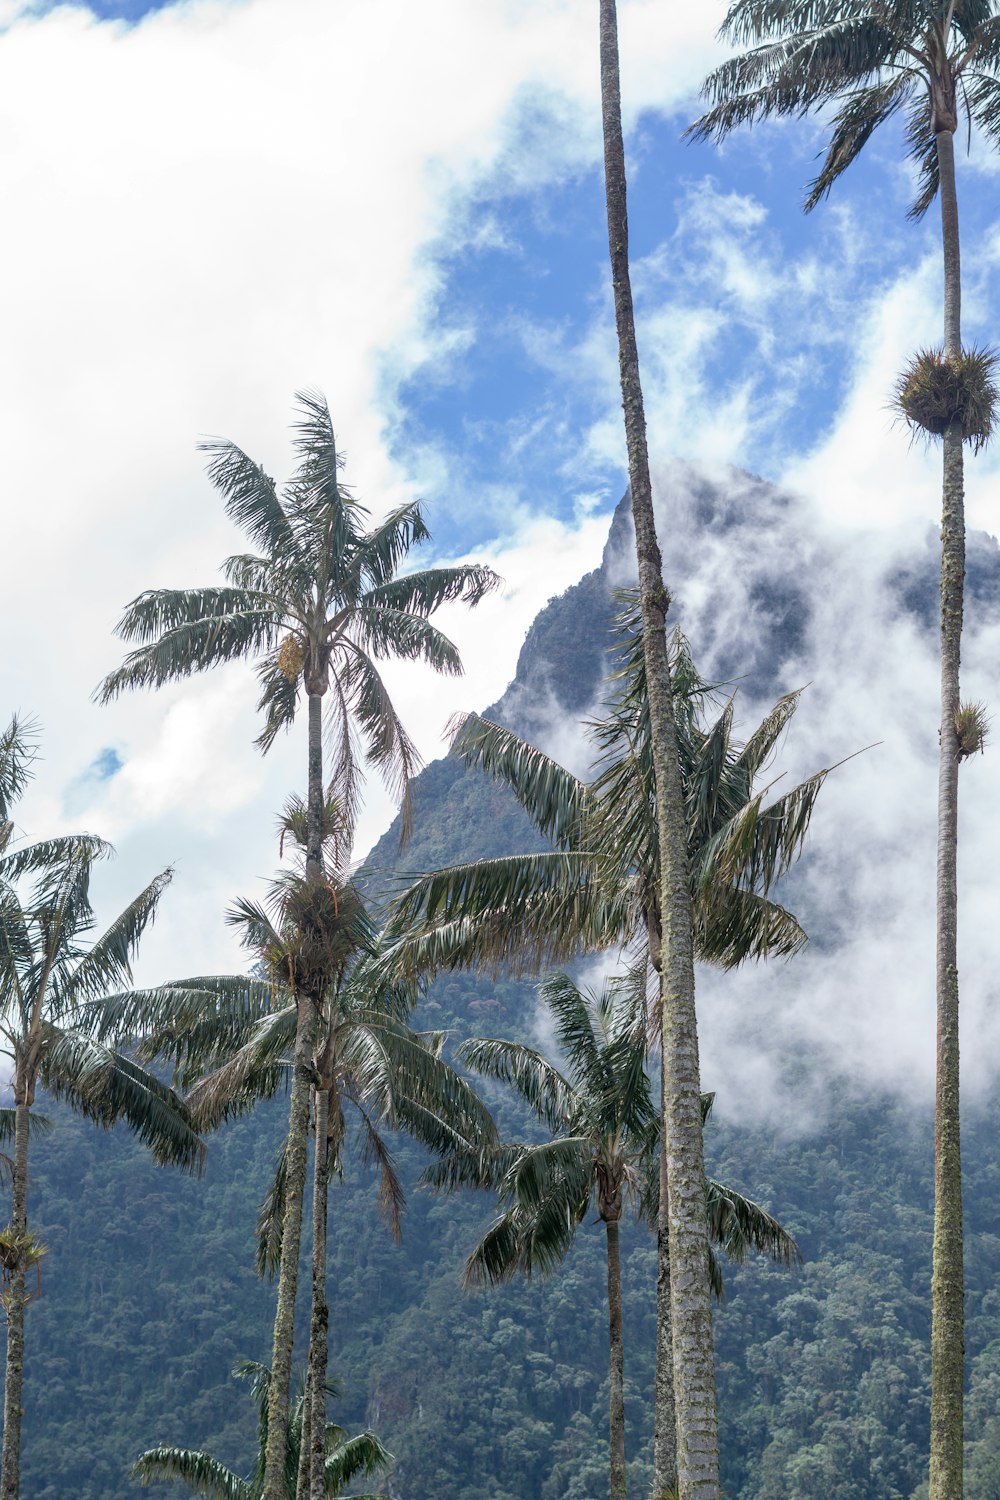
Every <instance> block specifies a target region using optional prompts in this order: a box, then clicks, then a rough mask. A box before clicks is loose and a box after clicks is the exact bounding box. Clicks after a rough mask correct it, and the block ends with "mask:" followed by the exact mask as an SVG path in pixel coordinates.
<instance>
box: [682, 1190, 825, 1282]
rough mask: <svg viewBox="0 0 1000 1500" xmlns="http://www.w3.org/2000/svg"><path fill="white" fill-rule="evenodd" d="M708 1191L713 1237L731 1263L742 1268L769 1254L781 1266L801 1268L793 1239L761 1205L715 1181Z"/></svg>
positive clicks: (708, 1209) (710, 1225)
mask: <svg viewBox="0 0 1000 1500" xmlns="http://www.w3.org/2000/svg"><path fill="white" fill-rule="evenodd" d="M705 1192H706V1202H707V1212H708V1230H709V1234H710V1236H711V1238H712V1240H713V1241H714V1242H715V1244H717V1245H718V1246H719V1247H720V1248H721V1249H722V1250H724V1251H725V1253H726V1255H727V1256H728V1258H729V1259H730V1260H731V1261H733V1262H734V1263H735V1264H737V1265H742V1263H743V1262H744V1261H745V1260H746V1259H747V1258H748V1256H750V1255H766V1256H767V1257H768V1258H769V1259H770V1260H774V1261H777V1262H779V1263H780V1264H781V1265H785V1266H795V1265H801V1263H802V1254H801V1251H800V1250H799V1247H798V1245H797V1244H796V1243H795V1240H794V1238H793V1236H792V1235H790V1234H789V1233H788V1230H787V1229H785V1228H784V1226H783V1225H781V1224H779V1223H778V1220H777V1219H775V1218H774V1217H773V1216H772V1215H771V1214H769V1213H768V1212H767V1210H766V1209H764V1208H761V1206H760V1204H759V1203H754V1202H753V1200H752V1199H751V1198H745V1197H744V1196H743V1194H742V1193H737V1192H735V1191H734V1190H733V1189H732V1188H727V1187H722V1186H721V1184H719V1183H718V1182H714V1181H712V1179H711V1178H709V1179H708V1180H707V1181H706V1183H705Z"/></svg>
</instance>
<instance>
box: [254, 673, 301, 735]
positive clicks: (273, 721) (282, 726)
mask: <svg viewBox="0 0 1000 1500" xmlns="http://www.w3.org/2000/svg"><path fill="white" fill-rule="evenodd" d="M276 658H277V652H276V651H275V652H272V653H271V654H270V655H269V656H265V657H264V658H263V659H262V660H261V661H260V662H258V664H257V681H258V682H259V683H260V697H259V698H258V699H257V708H258V710H259V712H260V713H261V714H263V716H264V728H263V729H262V730H261V732H260V734H259V735H258V736H257V738H256V740H255V741H254V744H255V745H256V746H257V748H258V750H260V751H262V752H264V753H265V754H266V752H267V751H268V750H270V748H271V746H272V745H273V744H274V742H275V740H276V739H277V738H278V735H279V734H280V733H281V732H282V730H287V729H290V728H291V727H292V724H293V722H294V720H295V711H296V709H297V708H298V705H299V684H298V682H297V681H289V679H288V678H287V677H286V676H285V674H284V672H283V671H282V670H281V668H280V666H279V665H278V663H277V659H276Z"/></svg>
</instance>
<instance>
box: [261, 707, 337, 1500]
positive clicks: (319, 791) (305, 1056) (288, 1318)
mask: <svg viewBox="0 0 1000 1500" xmlns="http://www.w3.org/2000/svg"><path fill="white" fill-rule="evenodd" d="M308 750H309V759H308V783H307V786H308V800H307V807H308V827H307V831H306V879H307V880H309V881H319V880H322V879H323V699H322V697H321V695H320V694H318V693H310V694H309V743H308ZM316 1020H317V1016H316V1007H315V1005H314V1004H313V1001H312V1000H311V999H310V998H309V997H308V996H305V995H299V997H298V1014H297V1018H296V1025H295V1058H294V1064H293V1069H292V1090H291V1103H290V1105H289V1111H288V1164H287V1173H286V1178H285V1216H284V1219H283V1221H282V1226H281V1265H280V1268H279V1271H278V1305H277V1308H276V1311H275V1315H274V1348H273V1352H272V1355H271V1381H270V1385H269V1386H268V1396H267V1411H268V1427H267V1455H266V1458H265V1464H264V1493H263V1497H262V1500H287V1496H286V1489H285V1440H286V1433H287V1431H288V1408H289V1388H290V1386H291V1378H292V1345H293V1342H294V1337H295V1294H296V1291H297V1290H298V1281H299V1248H300V1245H301V1242H302V1200H303V1197H304V1195H305V1188H306V1176H307V1158H308V1154H309V1091H310V1089H311V1087H312V1075H313V1062H314V1058H313V1051H314V1043H315V1035H316ZM308 1403H309V1393H308V1387H307V1391H306V1404H307V1406H308Z"/></svg>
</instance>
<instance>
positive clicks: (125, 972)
mask: <svg viewBox="0 0 1000 1500" xmlns="http://www.w3.org/2000/svg"><path fill="white" fill-rule="evenodd" d="M172 878H173V870H172V869H166V870H164V871H163V872H162V874H160V875H157V876H156V877H155V878H154V879H153V880H151V881H150V883H149V885H147V886H146V888H145V890H143V891H140V892H139V894H138V896H136V897H135V898H134V900H132V901H130V902H129V904H128V906H126V908H125V910H124V911H123V912H121V913H120V914H119V915H118V916H117V917H116V918H115V919H114V921H113V922H112V923H111V924H110V925H109V926H108V927H107V928H105V930H104V932H103V933H102V935H101V936H100V937H99V938H98V940H97V942H95V943H94V945H93V946H92V948H91V949H90V951H89V952H88V953H87V954H86V956H85V957H84V958H82V959H81V960H80V962H79V963H78V964H77V965H76V967H75V968H74V970H73V974H72V978H71V980H70V981H69V984H68V986H67V999H68V1000H69V1001H70V1002H71V1003H72V1004H73V1005H74V1006H75V1005H76V1004H78V1003H79V1002H80V1001H83V1000H91V999H94V998H96V997H97V996H98V995H101V994H103V993H105V992H106V991H107V989H108V988H109V987H110V986H112V985H127V984H130V983H131V981H132V960H133V958H134V957H135V953H136V949H137V948H138V945H139V942H140V940H141V938H142V935H143V933H144V932H145V930H146V928H147V927H148V926H149V925H150V923H151V922H152V921H153V919H154V917H155V916H156V910H157V906H158V905H159V901H160V897H161V896H162V895H163V892H164V891H165V890H166V888H167V886H168V885H169V884H170V881H171V879H172Z"/></svg>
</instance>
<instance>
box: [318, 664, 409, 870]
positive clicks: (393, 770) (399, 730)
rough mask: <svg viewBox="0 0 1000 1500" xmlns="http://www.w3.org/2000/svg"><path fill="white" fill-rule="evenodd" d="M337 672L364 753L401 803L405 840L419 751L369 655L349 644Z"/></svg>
mask: <svg viewBox="0 0 1000 1500" xmlns="http://www.w3.org/2000/svg"><path fill="white" fill-rule="evenodd" d="M338 676H339V680H340V683H341V687H342V689H343V693H344V699H345V702H346V703H347V704H348V705H349V708H350V711H351V716H352V717H353V719H354V721H355V722H356V724H357V726H358V732H359V735H360V739H361V743H362V746H363V748H364V752H365V756H366V758H367V760H368V761H369V763H370V764H371V765H373V766H374V767H375V769H376V770H377V771H378V772H379V774H380V775H381V777H382V779H383V781H384V782H385V784H386V786H387V787H388V789H389V791H390V793H391V794H392V795H393V796H394V797H396V798H398V799H399V800H400V802H401V804H402V806H401V808H400V817H401V825H402V826H401V831H400V839H401V842H404V843H405V841H406V839H407V838H409V835H410V831H411V828H412V823H413V809H412V794H411V791H410V782H411V780H412V779H413V777H414V776H415V775H416V773H417V772H418V771H419V770H420V767H421V765H422V764H423V762H422V761H421V758H420V753H419V751H418V750H417V747H416V745H415V744H414V743H413V741H412V740H411V739H410V736H409V735H408V734H407V732H406V730H405V729H404V727H403V723H402V720H401V719H400V717H399V715H398V714H397V713H396V710H395V708H394V707H393V703H392V699H391V698H390V697H389V692H388V689H387V688H386V686H385V683H384V682H383V681H382V678H381V676H380V674H379V672H378V670H377V669H376V667H375V664H374V662H372V661H371V660H370V658H369V657H367V656H366V655H365V654H364V653H363V652H362V651H360V650H358V649H357V648H356V647H353V645H352V646H351V647H350V654H349V655H348V656H347V658H346V660H345V661H344V663H343V666H342V667H341V670H340V672H339V674H338Z"/></svg>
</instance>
